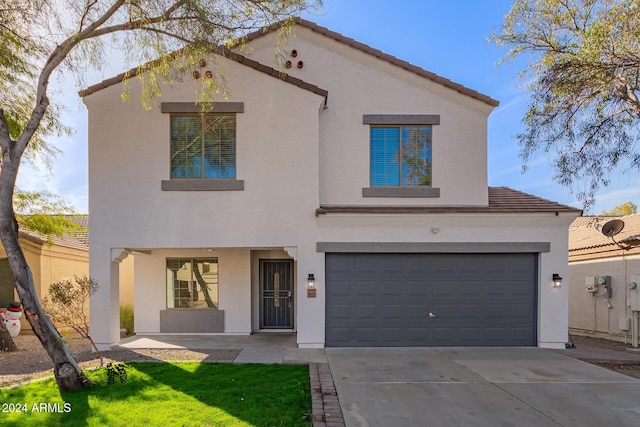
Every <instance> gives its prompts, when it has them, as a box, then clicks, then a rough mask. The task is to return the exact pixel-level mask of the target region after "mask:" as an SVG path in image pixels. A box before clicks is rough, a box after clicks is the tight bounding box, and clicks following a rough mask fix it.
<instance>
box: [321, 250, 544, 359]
mask: <svg viewBox="0 0 640 427" xmlns="http://www.w3.org/2000/svg"><path fill="white" fill-rule="evenodd" d="M536 283H537V256H536V255H535V254H327V255H326V288H327V300H326V345H327V346H332V347H336V346H338V347H340V346H364V347H366V346H436V347H446V346H532V345H536V340H537V336H536V323H537V319H536V312H537V310H536V300H537V298H536V288H537V286H536Z"/></svg>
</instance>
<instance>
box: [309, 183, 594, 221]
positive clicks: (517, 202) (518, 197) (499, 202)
mask: <svg viewBox="0 0 640 427" xmlns="http://www.w3.org/2000/svg"><path fill="white" fill-rule="evenodd" d="M544 212H557V213H559V212H570V213H576V214H581V213H582V211H581V210H580V209H577V208H574V207H572V206H567V205H562V204H560V203H556V202H552V201H550V200H546V199H543V198H541V197H537V196H534V195H531V194H527V193H523V192H522V191H518V190H514V189H511V188H508V187H489V204H488V205H486V206H363V205H358V206H342V205H341V206H335V205H331V206H329V205H325V206H320V208H319V209H316V215H322V214H327V213H382V214H384V213H415V214H423V213H544Z"/></svg>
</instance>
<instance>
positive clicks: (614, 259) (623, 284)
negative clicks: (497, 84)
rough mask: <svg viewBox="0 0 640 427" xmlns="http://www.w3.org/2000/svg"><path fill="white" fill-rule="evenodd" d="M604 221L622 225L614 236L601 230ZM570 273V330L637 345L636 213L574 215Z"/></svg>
mask: <svg viewBox="0 0 640 427" xmlns="http://www.w3.org/2000/svg"><path fill="white" fill-rule="evenodd" d="M607 223H609V224H613V225H618V226H620V225H621V226H622V229H620V230H619V232H618V233H617V234H615V235H614V236H613V239H612V238H610V237H607V236H605V235H604V234H603V233H602V230H603V227H604V226H605V225H606V224H607ZM605 231H606V229H605ZM616 231H617V230H616ZM569 273H570V276H571V282H570V285H569V331H570V333H574V334H578V335H586V336H593V337H597V338H606V339H610V340H615V341H622V342H628V343H633V344H634V345H635V346H638V345H639V344H638V341H639V336H640V324H639V319H640V215H637V214H634V215H627V216H622V217H593V216H592V217H582V218H577V219H576V220H575V221H574V222H573V223H572V224H571V227H570V228H569ZM634 284H635V285H634Z"/></svg>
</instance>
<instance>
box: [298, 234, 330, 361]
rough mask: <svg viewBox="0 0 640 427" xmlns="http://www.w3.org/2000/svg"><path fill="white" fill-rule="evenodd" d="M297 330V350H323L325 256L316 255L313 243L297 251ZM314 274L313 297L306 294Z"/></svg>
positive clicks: (322, 254)
mask: <svg viewBox="0 0 640 427" xmlns="http://www.w3.org/2000/svg"><path fill="white" fill-rule="evenodd" d="M297 262H298V270H297V289H296V290H297V293H298V310H297V328H298V347H300V348H323V347H324V329H325V318H324V316H325V307H324V305H325V277H324V253H319V252H317V251H316V245H315V242H311V244H306V245H303V246H299V247H298V249H297ZM309 274H313V276H314V278H315V283H316V290H315V297H313V298H310V297H309V296H308V294H307V278H308V277H309Z"/></svg>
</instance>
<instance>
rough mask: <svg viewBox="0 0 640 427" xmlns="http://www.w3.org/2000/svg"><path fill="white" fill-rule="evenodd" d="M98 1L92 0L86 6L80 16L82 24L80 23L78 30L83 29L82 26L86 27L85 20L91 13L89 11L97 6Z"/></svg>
mask: <svg viewBox="0 0 640 427" xmlns="http://www.w3.org/2000/svg"><path fill="white" fill-rule="evenodd" d="M97 3H98V0H93V1H91V2H88V3H87V5H86V6H85V8H84V13H83V14H82V17H81V18H80V25H78V32H80V31H82V27H84V20H85V19H86V18H87V15H88V14H89V11H90V10H91V8H92V7H93V6H95V5H96V4H97Z"/></svg>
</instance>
